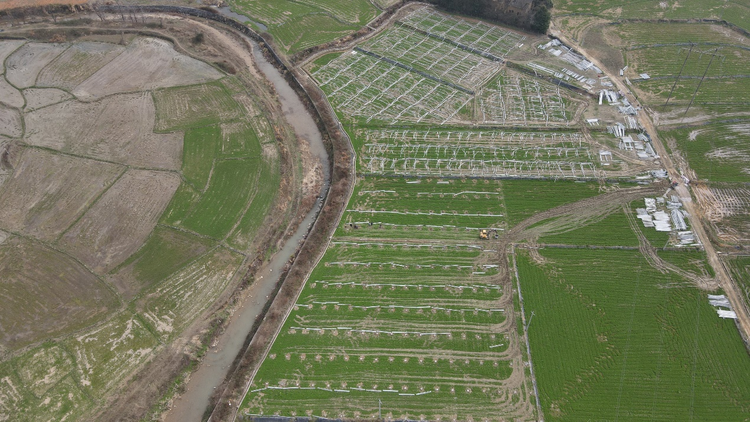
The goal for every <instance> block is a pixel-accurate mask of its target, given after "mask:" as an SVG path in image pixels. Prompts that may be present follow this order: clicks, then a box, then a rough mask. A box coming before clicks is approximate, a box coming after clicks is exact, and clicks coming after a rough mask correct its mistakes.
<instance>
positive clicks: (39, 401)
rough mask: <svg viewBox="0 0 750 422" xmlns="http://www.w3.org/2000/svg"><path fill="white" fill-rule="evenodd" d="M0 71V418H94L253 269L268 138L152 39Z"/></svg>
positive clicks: (8, 45)
mask: <svg viewBox="0 0 750 422" xmlns="http://www.w3.org/2000/svg"><path fill="white" fill-rule="evenodd" d="M0 56H2V58H3V59H4V63H5V66H4V67H3V71H2V76H0V81H1V82H0V92H2V97H1V98H0V101H1V102H2V103H3V105H2V106H0V107H2V108H0V133H2V134H3V135H5V136H4V137H2V138H1V139H0V155H1V156H2V160H1V161H2V162H1V163H0V277H1V278H2V279H3V280H4V281H7V282H4V283H2V285H1V286H0V294H1V295H2V296H3V297H4V298H5V299H4V301H5V304H4V306H3V307H2V309H0V358H2V362H1V363H0V420H29V421H32V420H89V419H91V418H92V417H93V416H92V415H93V413H92V412H96V411H97V410H100V409H99V407H100V406H101V404H102V403H107V400H108V397H111V395H112V394H113V393H115V392H117V391H118V389H121V388H122V387H123V385H124V384H123V383H124V382H125V381H127V380H128V379H129V378H130V377H131V376H132V375H133V374H134V373H135V372H136V371H138V370H139V369H141V368H143V366H144V365H145V364H147V363H148V362H149V361H151V360H152V359H154V357H155V356H157V355H158V353H160V352H161V351H162V350H163V349H164V348H165V345H169V344H171V342H172V340H174V339H175V338H177V337H178V336H180V335H183V333H184V332H185V330H186V329H187V328H188V327H189V326H190V325H191V324H193V323H194V322H195V321H196V320H197V319H199V317H200V316H201V315H203V314H204V313H205V311H206V310H207V309H208V308H209V307H210V306H212V305H213V304H214V302H215V301H216V300H217V299H218V298H219V297H220V296H221V295H222V294H224V293H225V292H226V290H227V288H228V287H229V286H236V285H237V283H238V281H239V279H240V278H241V276H242V275H243V274H244V271H245V270H244V268H245V263H246V262H247V261H248V259H254V257H251V251H252V248H253V247H254V239H255V238H256V237H257V236H258V234H259V233H261V232H263V231H264V230H271V229H272V226H273V224H269V225H268V226H267V227H263V221H264V218H265V215H266V213H267V212H268V211H269V210H270V209H271V207H272V204H273V203H274V201H275V200H276V196H277V194H278V190H279V186H280V184H281V176H280V168H279V166H280V158H279V155H278V152H277V150H276V146H275V144H276V139H275V138H274V136H273V132H272V131H271V129H270V128H271V125H272V124H273V123H271V122H269V121H268V120H267V119H269V118H271V117H266V116H264V115H263V114H261V113H260V111H259V110H260V107H259V106H258V104H256V103H255V99H254V97H252V96H251V94H250V93H249V92H250V91H249V90H248V89H247V88H246V87H245V85H244V83H243V82H242V80H241V79H240V78H239V77H232V76H228V75H226V74H224V73H223V72H221V71H219V70H217V69H216V68H214V67H213V66H211V65H208V64H207V63H204V62H202V61H199V60H197V59H194V58H192V57H188V56H187V55H184V54H182V53H178V52H176V51H175V50H174V49H173V47H172V45H171V44H169V43H167V42H165V41H163V40H159V39H154V38H143V37H135V38H134V39H133V40H132V41H131V42H130V43H129V44H128V45H126V46H121V45H115V44H109V43H106V42H98V41H85V42H80V43H77V42H75V41H73V42H69V43H57V44H46V43H36V42H25V41H0ZM125 75H129V77H125ZM82 100H85V101H82ZM245 104H247V107H246V106H245ZM21 119H23V124H21V123H20V122H21ZM157 132H158V133H157ZM260 180H263V186H262V187H258V186H259V184H260V182H259V181H260ZM289 212H291V210H290V211H289ZM282 214H283V213H280V214H279V215H278V217H279V218H282V219H283V218H285V216H284V215H282Z"/></svg>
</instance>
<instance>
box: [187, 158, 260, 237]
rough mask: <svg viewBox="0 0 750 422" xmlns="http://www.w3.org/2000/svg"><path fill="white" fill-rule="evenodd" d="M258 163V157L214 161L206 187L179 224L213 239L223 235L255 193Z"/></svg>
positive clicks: (229, 229)
mask: <svg viewBox="0 0 750 422" xmlns="http://www.w3.org/2000/svg"><path fill="white" fill-rule="evenodd" d="M258 164H259V163H258V160H257V159H251V158H245V159H236V160H222V161H217V162H216V164H215V165H214V169H213V174H212V176H211V182H210V183H209V185H208V189H206V192H205V193H204V194H203V196H202V197H201V199H200V200H199V201H197V202H196V203H195V204H194V206H193V208H192V209H191V211H190V213H189V214H188V215H187V216H186V217H185V219H184V220H183V221H182V225H183V226H185V227H186V228H189V229H191V230H194V231H196V232H198V233H200V234H204V235H207V236H211V237H213V238H216V239H220V238H223V237H224V236H226V235H227V234H228V233H229V232H230V231H231V230H232V228H233V227H234V224H235V223H236V222H237V220H238V219H239V218H241V216H242V214H243V212H244V211H245V209H246V208H247V204H248V201H249V200H250V199H251V198H252V195H253V194H254V193H255V187H256V185H257V183H258V173H259V169H260V166H259V165H258Z"/></svg>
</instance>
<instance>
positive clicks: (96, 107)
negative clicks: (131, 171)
mask: <svg viewBox="0 0 750 422" xmlns="http://www.w3.org/2000/svg"><path fill="white" fill-rule="evenodd" d="M155 113H156V109H155V108H154V102H153V100H152V98H151V95H150V94H149V93H137V94H124V95H114V96H110V97H107V98H104V99H102V100H100V101H97V102H91V103H83V102H79V101H74V100H72V101H66V102H63V103H59V104H56V105H51V106H49V107H46V108H43V109H40V110H36V111H33V112H30V113H27V114H26V119H25V122H26V141H27V142H28V143H29V144H31V145H35V146H40V147H45V148H51V149H55V150H58V151H62V152H65V153H70V154H75V155H82V156H86V157H91V158H96V159H100V160H105V161H114V162H119V163H123V164H127V165H132V166H137V167H147V168H159V169H168V170H176V169H178V168H179V167H180V156H181V155H182V139H181V138H182V136H181V134H179V133H168V134H156V133H154V120H155V119H154V115H155Z"/></svg>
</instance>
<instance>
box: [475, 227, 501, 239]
mask: <svg viewBox="0 0 750 422" xmlns="http://www.w3.org/2000/svg"><path fill="white" fill-rule="evenodd" d="M498 237H499V236H498V234H497V230H495V229H482V230H479V238H480V239H482V240H489V239H490V238H492V239H497V238H498Z"/></svg>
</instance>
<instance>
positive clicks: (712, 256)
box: [551, 30, 750, 341]
mask: <svg viewBox="0 0 750 422" xmlns="http://www.w3.org/2000/svg"><path fill="white" fill-rule="evenodd" d="M551 33H552V35H554V36H556V37H558V38H560V40H561V41H563V42H564V43H565V44H567V45H569V46H571V47H573V48H575V49H576V50H578V52H580V53H581V54H582V55H583V56H584V57H586V59H587V60H589V61H591V62H592V63H594V64H595V65H596V66H598V67H599V68H600V69H602V71H603V72H604V73H605V74H606V75H607V76H609V78H610V80H612V82H613V83H614V84H615V85H616V86H617V88H618V89H619V90H620V91H621V92H623V93H625V94H626V96H627V97H628V100H629V101H630V103H631V104H633V106H634V107H638V106H642V105H641V104H640V103H639V102H638V100H636V98H635V96H634V95H633V93H632V92H631V91H630V89H629V88H628V86H627V85H626V84H625V83H624V81H623V79H622V78H621V77H619V76H617V75H614V74H611V73H609V72H608V71H607V70H606V68H605V67H604V66H602V63H600V62H599V61H598V60H597V59H596V57H593V56H592V55H590V54H588V53H587V52H586V50H585V49H583V48H581V46H580V45H578V44H577V43H575V42H573V40H571V39H568V38H567V37H565V36H564V35H563V34H561V33H560V32H559V31H555V30H553V31H551ZM638 121H639V122H640V124H641V125H642V126H643V127H644V128H645V129H646V132H647V133H648V134H649V136H650V137H651V141H652V143H653V146H654V149H655V150H656V153H657V154H659V158H660V160H661V162H662V165H663V166H664V168H665V169H666V170H667V172H669V175H670V177H671V178H672V180H679V179H680V175H681V174H683V173H689V169H688V168H685V167H683V168H680V169H679V171H678V169H677V168H676V167H675V165H674V162H673V160H672V157H671V156H670V155H669V154H668V153H667V150H666V148H664V145H663V144H662V142H661V140H660V139H659V134H658V132H657V131H656V127H655V126H654V123H653V121H652V119H651V116H650V115H649V113H648V112H647V109H645V108H643V109H642V110H641V112H640V113H638ZM682 166H687V164H686V163H685V164H682ZM676 191H677V194H678V195H679V196H680V199H681V200H682V203H683V205H684V207H685V210H686V211H687V212H688V213H689V217H688V219H689V221H690V226H691V228H692V229H693V233H695V235H696V237H697V238H698V239H699V240H700V242H701V244H703V247H704V249H705V251H706V256H707V257H708V262H709V263H710V264H711V268H713V270H714V272H715V273H716V279H717V280H718V282H719V286H720V287H721V288H722V289H723V290H724V294H726V296H727V298H728V299H729V302H730V303H731V304H732V309H733V310H734V311H735V312H736V313H737V325H738V327H739V329H740V334H741V335H742V337H743V338H744V339H745V341H749V340H750V312H749V311H748V307H747V305H746V304H745V302H744V300H743V298H742V294H741V292H740V289H739V286H737V283H735V282H734V280H732V277H731V276H730V275H729V273H728V272H727V270H726V267H725V266H724V263H723V262H722V260H721V258H720V257H719V255H718V254H717V253H716V249H714V246H713V245H712V244H711V239H710V238H709V237H708V234H707V233H706V229H705V227H703V221H702V219H701V215H702V213H701V211H700V206H699V205H698V204H696V203H695V202H693V200H692V197H691V195H690V189H689V187H688V186H685V185H684V184H680V185H679V186H678V187H677V189H676ZM699 287H700V286H699Z"/></svg>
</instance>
